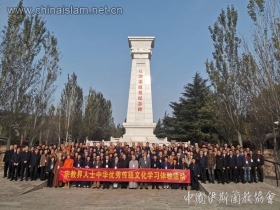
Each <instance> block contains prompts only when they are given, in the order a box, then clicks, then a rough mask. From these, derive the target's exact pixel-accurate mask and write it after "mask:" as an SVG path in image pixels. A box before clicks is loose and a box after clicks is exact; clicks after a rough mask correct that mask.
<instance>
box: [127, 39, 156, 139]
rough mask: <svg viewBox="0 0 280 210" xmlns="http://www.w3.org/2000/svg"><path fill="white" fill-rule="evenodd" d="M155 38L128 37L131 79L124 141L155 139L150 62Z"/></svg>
mask: <svg viewBox="0 0 280 210" xmlns="http://www.w3.org/2000/svg"><path fill="white" fill-rule="evenodd" d="M154 40H155V38H154V37H128V43H129V47H130V49H131V58H132V66H131V77H130V89H129V98H128V107H127V117H126V122H125V123H123V126H124V128H125V130H126V132H125V135H124V137H123V138H124V139H130V140H132V141H145V142H146V141H148V140H149V139H151V140H152V139H155V138H156V137H155V135H154V134H153V131H154V128H155V126H156V124H155V123H154V122H153V107H152V88H151V73H150V60H151V56H152V51H151V49H152V48H153V47H154Z"/></svg>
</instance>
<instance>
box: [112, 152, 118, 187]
mask: <svg viewBox="0 0 280 210" xmlns="http://www.w3.org/2000/svg"><path fill="white" fill-rule="evenodd" d="M118 167H119V158H118V156H115V159H114V163H113V164H112V168H114V169H115V170H116V169H117V168H118ZM113 189H118V183H117V182H114V183H113Z"/></svg>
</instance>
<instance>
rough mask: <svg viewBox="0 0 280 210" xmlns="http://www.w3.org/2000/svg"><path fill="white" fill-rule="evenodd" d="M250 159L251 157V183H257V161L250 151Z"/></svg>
mask: <svg viewBox="0 0 280 210" xmlns="http://www.w3.org/2000/svg"><path fill="white" fill-rule="evenodd" d="M249 153H250V157H251V173H250V174H251V182H255V183H257V173H256V171H257V159H256V155H255V154H254V153H253V151H252V150H251V151H250V152H249Z"/></svg>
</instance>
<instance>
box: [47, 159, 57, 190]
mask: <svg viewBox="0 0 280 210" xmlns="http://www.w3.org/2000/svg"><path fill="white" fill-rule="evenodd" d="M54 166H55V157H54V156H52V157H51V159H50V161H49V162H48V165H47V168H46V171H47V172H46V173H47V176H48V181H47V187H52V183H53V176H54V174H53V170H54Z"/></svg>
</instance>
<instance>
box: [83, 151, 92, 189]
mask: <svg viewBox="0 0 280 210" xmlns="http://www.w3.org/2000/svg"><path fill="white" fill-rule="evenodd" d="M82 168H93V162H92V161H91V160H90V156H87V158H86V161H85V162H84V166H83V167H82ZM82 185H83V187H84V188H90V182H89V181H84V182H82Z"/></svg>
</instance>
